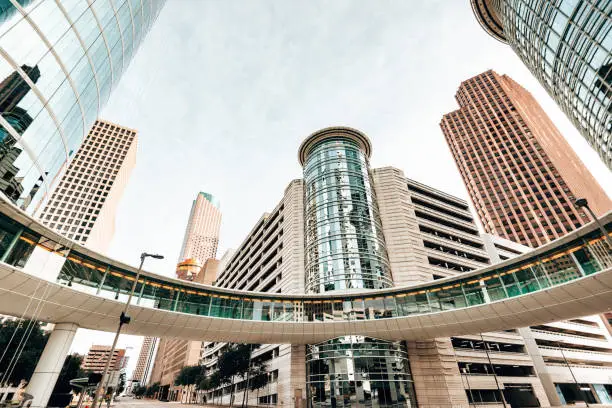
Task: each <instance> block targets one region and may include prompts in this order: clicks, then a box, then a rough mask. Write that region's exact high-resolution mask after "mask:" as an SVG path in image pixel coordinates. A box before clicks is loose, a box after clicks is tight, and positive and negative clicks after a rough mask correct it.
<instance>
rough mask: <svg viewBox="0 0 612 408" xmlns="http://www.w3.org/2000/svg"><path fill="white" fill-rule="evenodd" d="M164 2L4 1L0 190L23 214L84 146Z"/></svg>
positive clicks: (0, 0)
mask: <svg viewBox="0 0 612 408" xmlns="http://www.w3.org/2000/svg"><path fill="white" fill-rule="evenodd" d="M163 4H164V0H0V179H1V180H2V181H1V182H0V191H2V192H3V193H4V194H5V195H6V196H7V197H9V198H10V199H11V200H12V201H13V202H15V203H17V204H18V205H19V206H20V207H21V208H22V209H26V210H34V209H35V207H36V205H35V204H36V203H37V202H39V201H40V199H41V198H42V197H43V195H44V194H45V193H46V192H47V191H48V188H49V184H50V182H51V181H52V180H53V178H54V177H55V176H56V175H57V174H58V172H59V171H60V169H61V167H62V165H63V163H64V162H65V161H66V160H67V159H68V158H69V157H70V155H71V153H72V152H74V151H75V150H76V149H77V148H78V147H79V145H80V143H81V141H82V140H83V139H84V137H85V135H86V134H87V132H88V130H89V128H90V127H91V125H92V124H93V123H94V121H95V120H96V118H97V117H98V113H99V111H100V108H101V107H102V106H103V105H104V104H105V103H106V101H107V100H108V98H109V95H110V92H111V89H112V88H113V87H114V85H116V83H117V81H118V80H119V78H120V77H121V74H122V73H123V72H124V71H125V69H126V68H127V66H128V64H129V62H130V60H131V58H132V56H133V54H134V52H135V50H136V48H137V47H138V45H139V44H140V42H141V40H142V39H143V38H144V36H145V34H146V33H147V31H148V29H149V28H150V27H151V25H152V23H153V21H154V20H155V18H156V17H157V15H158V13H159V11H160V10H161V7H162V6H163ZM16 117H18V118H19V119H15V118H16Z"/></svg>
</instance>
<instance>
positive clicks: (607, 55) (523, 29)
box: [471, 0, 612, 168]
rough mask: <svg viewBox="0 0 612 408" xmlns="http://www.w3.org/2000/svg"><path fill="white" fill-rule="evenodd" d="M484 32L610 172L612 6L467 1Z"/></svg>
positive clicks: (573, 0)
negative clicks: (520, 65) (506, 50)
mask: <svg viewBox="0 0 612 408" xmlns="http://www.w3.org/2000/svg"><path fill="white" fill-rule="evenodd" d="M471 4H472V8H473V9H474V12H475V14H476V17H477V19H478V21H479V22H480V24H481V25H482V27H483V28H484V29H485V30H486V31H487V32H488V33H489V34H491V35H492V36H493V37H495V38H496V39H498V40H500V41H502V42H505V43H507V44H510V46H511V47H512V48H513V49H514V51H515V52H516V54H517V55H518V56H519V58H521V60H523V62H524V63H525V65H527V68H529V70H530V71H531V72H532V73H533V74H534V75H535V77H536V78H537V79H538V80H539V81H540V83H541V84H542V86H544V88H545V89H546V90H547V91H548V93H549V94H550V96H551V97H552V98H553V99H554V100H555V101H556V102H557V103H558V104H559V106H560V107H561V109H562V110H563V111H564V112H565V114H566V115H567V116H568V117H569V118H570V119H571V120H572V122H573V123H574V125H575V126H576V127H577V128H578V130H579V131H580V133H582V135H583V136H584V137H585V138H586V140H587V141H588V142H589V144H590V145H591V146H592V147H593V148H594V149H595V150H596V151H597V153H598V154H599V156H600V157H601V158H602V160H603V161H604V163H605V164H606V165H607V166H608V167H609V168H612V70H611V67H612V3H611V2H609V1H607V0H557V1H549V0H471Z"/></svg>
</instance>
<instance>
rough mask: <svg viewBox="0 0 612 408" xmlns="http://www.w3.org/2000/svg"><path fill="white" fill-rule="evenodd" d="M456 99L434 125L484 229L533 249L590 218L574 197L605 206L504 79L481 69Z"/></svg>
mask: <svg viewBox="0 0 612 408" xmlns="http://www.w3.org/2000/svg"><path fill="white" fill-rule="evenodd" d="M456 99H457V101H458V103H459V106H460V108H459V109H458V110H456V111H453V112H450V113H448V114H446V115H444V117H443V118H442V121H441V124H440V126H441V128H442V131H443V132H444V135H445V137H446V141H447V143H448V145H449V147H450V149H451V153H452V154H453V157H454V159H455V162H456V163H457V166H458V168H459V171H460V173H461V176H462V178H463V181H464V183H465V185H466V187H467V190H468V193H469V195H470V198H471V200H472V202H473V204H474V207H475V208H476V211H477V214H478V217H479V219H480V221H481V223H482V225H483V227H484V230H485V231H486V232H488V233H491V234H494V235H498V236H500V237H503V238H506V239H509V240H511V241H514V242H519V243H522V244H525V245H529V246H532V247H537V246H539V245H542V244H544V243H546V242H549V241H551V240H553V239H555V238H559V237H561V236H563V235H565V234H567V233H569V232H571V231H572V230H574V229H576V228H577V227H579V226H580V225H583V224H584V223H586V222H588V221H590V219H589V218H588V216H587V214H586V213H585V212H584V210H582V209H577V208H576V207H575V206H574V201H575V199H577V198H581V197H584V198H587V199H588V201H589V203H590V205H591V207H592V208H593V210H594V211H595V213H596V214H598V215H601V214H603V213H605V212H606V211H608V210H610V209H611V208H612V202H611V201H610V199H609V198H608V196H607V195H606V193H605V192H604V191H603V190H602V188H601V187H600V186H599V184H598V183H597V181H596V180H595V179H594V178H593V176H592V175H591V173H590V172H589V171H588V170H587V169H586V167H585V166H584V164H583V163H582V161H581V160H580V158H578V156H577V155H576V154H575V153H574V151H573V150H572V148H571V147H570V146H569V144H568V143H567V142H566V141H565V139H564V138H563V136H562V135H561V133H560V132H559V130H558V129H557V128H556V127H555V125H554V124H553V123H552V121H551V120H550V119H549V118H548V116H547V115H546V113H545V112H544V111H543V110H542V108H541V107H540V105H539V104H538V103H537V102H536V101H535V99H534V98H533V96H532V95H531V94H530V93H529V92H528V91H526V90H525V89H524V88H522V87H521V86H520V85H519V84H517V83H516V82H514V81H513V80H512V79H511V78H509V77H507V76H505V75H503V76H500V75H498V74H497V73H495V72H493V71H487V72H484V73H482V74H480V75H477V76H475V77H473V78H470V79H468V80H466V81H464V82H463V83H461V86H460V87H459V90H458V91H457V94H456Z"/></svg>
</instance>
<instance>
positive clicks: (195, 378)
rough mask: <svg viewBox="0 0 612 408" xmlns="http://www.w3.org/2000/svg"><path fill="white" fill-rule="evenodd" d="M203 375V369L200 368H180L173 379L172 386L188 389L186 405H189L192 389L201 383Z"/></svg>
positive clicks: (196, 366)
mask: <svg viewBox="0 0 612 408" xmlns="http://www.w3.org/2000/svg"><path fill="white" fill-rule="evenodd" d="M203 374H204V367H202V366H198V365H195V366H185V367H183V368H181V371H179V373H178V374H177V376H176V378H175V379H174V385H181V386H184V387H186V388H187V389H189V398H188V400H187V402H188V403H191V397H192V391H193V388H195V385H196V384H198V383H199V382H200V381H201V379H202V376H203Z"/></svg>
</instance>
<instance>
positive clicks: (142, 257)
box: [92, 252, 164, 408]
mask: <svg viewBox="0 0 612 408" xmlns="http://www.w3.org/2000/svg"><path fill="white" fill-rule="evenodd" d="M146 258H154V259H164V256H163V255H157V254H148V253H146V252H143V253H142V254H140V266H139V267H138V272H136V279H134V283H132V290H131V291H130V296H129V297H128V300H127V302H126V303H125V307H124V308H123V312H121V315H120V316H119V327H117V332H116V333H115V339H114V340H113V345H112V346H111V349H110V352H109V353H108V359H106V364H105V365H104V371H103V372H102V379H101V380H100V383H99V384H98V388H97V389H96V393H95V395H94V400H93V404H92V408H95V407H96V404H97V403H98V400H99V399H100V397H101V396H102V392H103V391H104V389H108V382H109V379H106V386H104V379H105V377H107V376H108V369H109V367H110V363H111V360H112V358H113V353H114V352H115V347H117V340H119V334H120V333H121V328H122V327H123V325H124V324H129V323H130V320H131V318H130V316H128V314H127V312H128V309H129V307H130V302H131V301H132V297H133V296H134V291H136V285H137V284H138V279H139V278H140V272H142V265H143V264H144V261H145V259H146ZM117 293H118V292H117ZM101 406H102V402H100V404H99V405H98V407H101Z"/></svg>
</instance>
